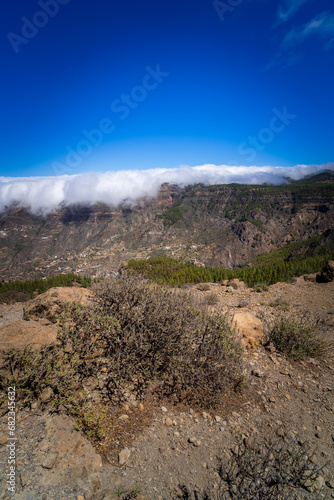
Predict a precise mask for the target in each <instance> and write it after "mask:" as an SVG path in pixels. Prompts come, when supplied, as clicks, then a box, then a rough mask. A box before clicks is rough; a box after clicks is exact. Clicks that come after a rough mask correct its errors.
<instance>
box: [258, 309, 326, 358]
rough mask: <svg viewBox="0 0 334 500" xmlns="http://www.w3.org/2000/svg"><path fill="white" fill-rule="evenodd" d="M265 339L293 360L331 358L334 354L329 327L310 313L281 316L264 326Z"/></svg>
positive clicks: (287, 313)
mask: <svg viewBox="0 0 334 500" xmlns="http://www.w3.org/2000/svg"><path fill="white" fill-rule="evenodd" d="M266 337H267V341H268V342H271V343H272V344H274V346H275V347H276V349H277V350H278V351H280V352H282V354H284V355H285V356H288V357H291V358H293V359H295V360H301V359H304V358H306V357H325V356H331V355H332V354H333V352H334V340H333V336H332V335H331V332H330V326H329V325H327V324H326V323H325V322H324V321H323V320H321V318H319V317H315V316H312V315H311V314H310V313H300V314H299V315H294V314H291V313H289V312H286V313H285V314H281V315H280V317H278V318H276V319H275V320H274V321H273V322H272V323H271V324H268V323H267V324H266Z"/></svg>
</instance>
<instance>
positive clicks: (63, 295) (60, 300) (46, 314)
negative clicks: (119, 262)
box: [23, 287, 93, 323]
mask: <svg viewBox="0 0 334 500" xmlns="http://www.w3.org/2000/svg"><path fill="white" fill-rule="evenodd" d="M92 300H93V294H92V292H91V291H90V290H87V289H86V288H78V287H56V288H50V290H48V291H47V292H45V293H42V294H41V295H38V297H36V298H35V299H32V300H30V301H29V302H27V303H26V304H24V307H23V318H24V319H26V320H29V319H34V320H38V319H40V318H46V319H48V320H49V321H51V322H52V323H56V322H57V320H58V317H59V314H60V313H61V311H62V309H63V308H64V305H65V304H66V302H77V303H78V304H89V303H91V302H92Z"/></svg>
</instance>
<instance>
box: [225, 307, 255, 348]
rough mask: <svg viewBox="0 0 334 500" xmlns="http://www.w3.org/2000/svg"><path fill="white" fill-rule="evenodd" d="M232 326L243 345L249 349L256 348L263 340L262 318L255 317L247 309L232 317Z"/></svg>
mask: <svg viewBox="0 0 334 500" xmlns="http://www.w3.org/2000/svg"><path fill="white" fill-rule="evenodd" d="M232 328H233V331H234V333H235V335H236V336H237V337H239V338H240V341H241V345H242V346H243V347H246V348H247V349H256V348H257V347H259V346H260V345H261V343H262V340H263V325H262V322H261V320H259V319H258V318H255V316H253V314H251V313H250V312H247V311H240V312H239V311H238V312H236V313H235V314H234V316H233V319H232Z"/></svg>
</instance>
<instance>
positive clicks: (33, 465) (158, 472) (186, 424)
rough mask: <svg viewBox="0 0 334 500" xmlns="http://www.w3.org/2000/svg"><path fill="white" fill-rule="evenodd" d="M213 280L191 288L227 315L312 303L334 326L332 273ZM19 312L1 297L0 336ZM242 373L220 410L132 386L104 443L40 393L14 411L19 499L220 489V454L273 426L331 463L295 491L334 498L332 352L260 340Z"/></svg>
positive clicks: (2, 450)
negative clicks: (252, 281) (263, 280)
mask: <svg viewBox="0 0 334 500" xmlns="http://www.w3.org/2000/svg"><path fill="white" fill-rule="evenodd" d="M208 288H209V290H207V291H199V290H197V287H194V293H197V294H198V296H199V297H202V298H203V297H204V298H205V297H206V296H208V294H212V293H214V294H215V295H216V296H217V302H216V303H215V304H214V305H213V306H212V307H213V308H215V309H219V310H223V311H224V312H226V313H227V315H228V316H229V317H232V316H233V314H234V313H235V312H236V311H244V312H250V313H251V314H253V315H254V316H257V317H258V318H260V319H261V320H262V321H263V323H265V322H266V321H268V320H270V318H274V317H275V316H277V315H279V314H280V312H282V311H284V310H287V309H290V312H294V313H295V314H301V315H303V314H304V313H305V312H310V313H312V315H315V316H317V317H320V318H321V319H322V320H323V321H326V322H327V323H328V324H330V325H331V326H332V328H333V326H334V314H332V313H333V312H334V282H331V283H326V284H322V283H312V282H309V281H305V280H304V279H303V278H298V279H297V280H295V283H293V284H286V283H278V284H276V285H273V286H271V287H269V290H268V291H265V292H261V293H257V292H254V291H253V290H250V289H246V290H238V289H237V290H231V289H230V287H223V286H221V285H218V284H210V285H209V287H208ZM22 314H23V312H22V307H21V306H20V305H17V304H16V305H14V306H1V310H0V323H2V326H1V325H0V335H1V329H2V328H4V326H3V325H4V324H6V326H8V324H10V323H11V322H13V321H17V320H22ZM269 322H270V321H269ZM332 334H333V330H332ZM245 374H246V376H247V379H248V384H247V386H246V388H245V389H244V391H243V394H242V395H240V396H238V397H235V398H233V399H228V400H227V401H226V402H224V404H223V405H222V407H221V408H220V410H219V411H216V412H214V413H209V412H203V411H200V410H198V409H196V408H175V407H171V406H170V405H169V404H168V402H160V403H159V404H158V403H157V402H155V401H154V400H152V401H144V402H139V401H136V399H135V397H134V396H133V395H131V394H129V398H128V402H127V403H126V404H125V405H124V407H123V408H121V409H120V410H118V411H117V413H116V412H115V413H114V414H113V415H110V422H111V423H112V425H113V432H110V433H109V434H108V435H107V437H106V439H105V442H104V443H102V445H101V451H100V450H99V449H95V450H94V448H93V447H92V445H91V444H90V443H89V441H88V440H87V439H86V438H85V437H84V436H83V434H82V433H81V432H79V431H76V430H73V426H74V424H73V422H72V421H71V420H70V418H69V417H67V416H66V415H62V414H60V415H56V414H51V413H47V412H42V411H41V410H40V409H39V402H35V403H33V404H32V405H31V409H29V410H22V411H19V412H17V416H16V417H17V425H16V437H17V445H16V452H17V457H16V458H17V462H16V465H17V468H16V488H17V490H16V491H17V492H16V494H15V497H14V498H15V499H18V500H37V499H38V500H51V499H54V500H61V499H70V500H72V499H73V500H83V499H84V500H103V499H109V500H110V499H112V498H118V497H117V495H116V493H115V492H116V491H117V493H118V494H119V495H121V492H122V491H123V492H125V491H130V490H133V488H135V487H137V488H138V489H139V490H140V492H141V493H140V494H138V496H137V498H146V499H152V500H153V499H157V500H158V499H159V500H160V499H161V500H162V499H163V500H165V499H166V500H168V499H173V498H184V497H183V496H182V495H181V490H180V486H182V485H186V486H187V488H188V491H190V492H192V494H194V492H195V491H199V492H202V491H203V490H205V489H206V488H211V489H212V491H213V492H214V491H215V490H217V487H218V483H219V477H218V475H217V472H216V465H217V456H218V455H219V456H223V457H225V458H226V459H227V460H228V459H229V457H230V456H231V453H232V452H231V450H233V449H234V447H235V443H236V440H238V439H240V438H241V439H253V438H254V439H255V440H256V441H258V442H261V441H262V440H263V439H265V438H266V437H267V436H268V435H269V434H272V435H273V436H275V437H276V438H277V439H282V440H285V441H286V442H288V443H295V445H296V446H297V447H298V446H300V447H302V446H303V443H304V442H305V441H308V442H309V443H310V444H311V446H312V449H315V450H316V451H315V456H314V458H313V460H314V461H315V462H316V463H319V464H320V465H325V468H324V471H323V472H322V474H321V475H320V477H319V479H318V480H317V482H316V483H315V484H312V485H310V486H309V488H308V489H306V490H304V491H301V492H298V494H297V496H294V495H293V494H291V498H300V499H302V498H310V499H312V498H324V499H330V498H334V396H333V376H334V368H333V359H331V360H330V359H327V360H321V361H318V360H316V359H309V360H307V361H306V360H305V361H303V362H294V361H289V360H286V359H285V358H284V357H283V356H281V355H280V354H279V353H277V352H276V351H275V350H274V349H272V348H271V347H269V349H268V348H265V347H264V346H260V347H258V348H256V349H253V350H248V351H246V352H245ZM7 421H8V418H7V415H6V414H5V415H3V416H2V417H1V420H0V467H1V483H0V498H7V490H6V489H7V485H6V472H7V471H6V462H7V458H8V450H7V447H6V445H7V443H8V441H7V436H8V431H7V427H6V426H7ZM115 428H116V431H115ZM120 452H122V455H121V460H120V457H119V453H120ZM120 462H121V463H120ZM122 462H124V463H123V464H122ZM213 494H214V493H212V495H213ZM115 495H116V496H115ZM121 498H122V496H121ZM123 498H124V495H123ZM212 498H214V496H212Z"/></svg>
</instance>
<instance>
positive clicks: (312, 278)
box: [304, 273, 317, 283]
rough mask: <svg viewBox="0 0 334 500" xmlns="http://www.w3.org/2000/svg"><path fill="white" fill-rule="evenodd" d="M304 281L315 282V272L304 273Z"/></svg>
mask: <svg viewBox="0 0 334 500" xmlns="http://www.w3.org/2000/svg"><path fill="white" fill-rule="evenodd" d="M304 281H308V282H310V283H315V282H316V281H317V274H316V273H313V274H305V275H304Z"/></svg>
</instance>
